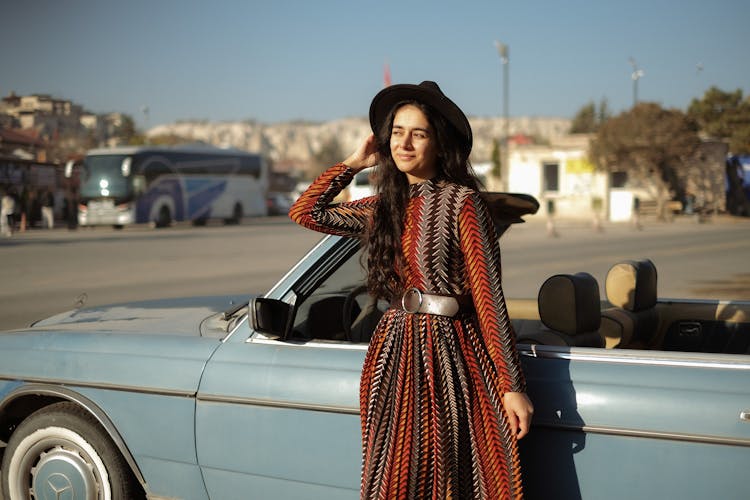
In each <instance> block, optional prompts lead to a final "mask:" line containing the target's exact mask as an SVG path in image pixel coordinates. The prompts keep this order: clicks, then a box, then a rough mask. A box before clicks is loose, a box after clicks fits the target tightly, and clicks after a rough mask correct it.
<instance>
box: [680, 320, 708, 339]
mask: <svg viewBox="0 0 750 500" xmlns="http://www.w3.org/2000/svg"><path fill="white" fill-rule="evenodd" d="M702 330H703V328H702V326H701V324H700V323H699V322H697V321H684V322H681V323H680V326H679V335H680V337H699V336H700V334H701V331H702Z"/></svg>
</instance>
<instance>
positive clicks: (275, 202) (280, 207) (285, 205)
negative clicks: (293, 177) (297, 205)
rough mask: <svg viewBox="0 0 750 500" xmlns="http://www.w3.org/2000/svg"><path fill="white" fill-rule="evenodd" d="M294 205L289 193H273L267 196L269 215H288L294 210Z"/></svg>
mask: <svg viewBox="0 0 750 500" xmlns="http://www.w3.org/2000/svg"><path fill="white" fill-rule="evenodd" d="M292 203H294V200H293V199H292V195H291V194H289V193H281V192H278V191H272V192H269V193H268V195H267V196H266V205H267V207H268V215H286V214H288V213H289V209H290V208H292Z"/></svg>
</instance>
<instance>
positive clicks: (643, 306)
mask: <svg viewBox="0 0 750 500" xmlns="http://www.w3.org/2000/svg"><path fill="white" fill-rule="evenodd" d="M575 271H576V270H571V274H567V275H556V276H552V277H550V278H549V279H548V280H547V281H546V282H545V283H543V284H542V285H541V288H540V292H539V296H538V297H536V298H534V299H526V300H513V299H509V302H508V304H509V310H510V313H511V317H512V318H513V321H514V325H515V328H516V331H517V334H518V336H519V349H520V351H521V357H522V362H523V365H524V370H525V372H526V376H527V379H528V386H529V393H530V396H531V398H532V400H533V401H534V404H535V405H536V414H535V416H534V428H533V430H532V432H531V434H530V435H529V436H528V437H527V438H525V439H523V440H522V442H521V448H522V460H523V467H524V484H525V489H526V493H527V498H537V499H597V500H598V499H633V498H639V499H650V498H653V499H671V498H682V499H701V500H703V499H708V498H710V499H713V498H717V499H718V498H721V499H743V500H746V499H748V498H750V480H749V479H748V477H747V474H748V471H750V355H749V354H750V351H749V348H750V303H748V302H727V301H709V300H706V301H697V300H673V299H668V300H667V299H660V298H658V297H657V288H656V269H655V268H654V266H653V264H652V263H651V262H650V261H648V260H634V261H627V262H620V263H613V266H612V270H611V271H610V272H609V275H608V276H607V280H606V283H602V284H601V285H602V286H604V287H605V295H606V297H607V300H606V301H600V298H599V297H600V293H599V284H598V283H597V282H596V281H595V280H594V279H593V278H592V277H591V276H590V275H588V274H585V273H575ZM248 303H249V307H248ZM384 307H387V304H383V303H379V302H376V301H372V300H370V298H369V296H368V295H367V293H366V291H364V289H363V287H362V270H361V267H360V259H359V248H358V243H357V242H356V241H354V240H348V239H343V238H338V237H326V238H324V239H323V240H321V242H320V243H319V244H318V245H317V246H316V247H315V248H314V249H312V250H311V251H310V252H309V253H308V254H307V255H306V256H305V257H304V258H303V259H302V260H301V261H300V262H299V264H297V265H296V266H295V267H294V268H293V269H292V270H291V271H289V273H288V274H287V275H286V276H284V277H283V278H282V279H281V280H280V281H279V282H278V284H277V285H276V286H274V288H273V289H272V290H270V291H269V292H268V293H266V294H265V295H264V296H263V297H257V298H249V297H227V298H197V299H190V300H178V301H158V302H142V303H132V304H123V305H113V306H111V307H99V308H90V309H81V310H74V311H70V312H66V313H63V314H60V315H58V316H54V317H51V318H49V319H46V320H43V321H41V322H39V323H37V324H35V325H34V326H33V327H31V328H28V329H26V330H19V331H14V332H6V333H3V334H0V441H2V443H0V445H3V444H6V443H7V445H6V446H5V447H4V452H3V455H4V456H3V460H2V486H3V492H4V494H5V498H6V500H8V499H10V500H16V499H27V498H36V499H40V498H57V499H62V498H85V499H96V498H98V499H110V498H113V499H134V498H144V497H145V498H149V499H177V498H181V499H207V498H212V499H220V500H226V499H256V498H258V499H282V500H287V499H289V500H291V499H305V500H307V499H329V500H335V499H349V500H353V499H356V498H358V487H359V475H360V463H361V458H360V423H359V416H358V387H359V377H360V368H361V366H362V362H363V359H364V355H365V350H366V348H367V341H368V338H369V335H370V334H371V332H372V329H373V327H374V325H375V323H376V322H377V320H378V318H379V316H380V315H381V314H382V311H383V308H384ZM0 450H1V448H0Z"/></svg>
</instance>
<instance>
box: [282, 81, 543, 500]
mask: <svg viewBox="0 0 750 500" xmlns="http://www.w3.org/2000/svg"><path fill="white" fill-rule="evenodd" d="M370 125H371V127H372V131H373V132H374V135H370V136H369V137H368V138H367V139H366V140H365V141H364V142H363V143H362V144H361V145H360V146H359V148H358V149H357V150H356V151H355V152H354V153H353V154H352V155H351V156H349V158H347V159H346V160H344V161H343V162H342V163H339V164H337V165H334V166H333V167H331V168H329V169H328V170H326V171H325V172H324V173H323V174H322V175H321V176H320V177H318V179H317V180H315V181H314V182H313V183H312V184H311V185H310V187H309V188H308V189H307V191H305V192H304V193H303V194H302V196H301V197H300V198H299V199H298V200H297V201H296V202H295V204H294V206H293V207H292V208H291V210H290V212H289V214H290V216H291V218H292V219H293V220H294V221H295V222H297V223H299V224H301V225H303V226H305V227H307V228H310V229H314V230H317V231H321V232H325V233H332V234H338V235H343V236H349V237H355V238H362V240H363V242H364V245H365V252H366V255H367V286H368V289H369V291H370V293H371V294H372V295H374V296H376V297H377V298H381V299H385V300H388V301H389V302H390V304H391V307H390V308H389V309H388V310H387V311H386V312H385V314H384V315H383V317H382V318H381V320H380V322H379V323H378V325H377V327H376V328H375V331H374V333H373V336H372V339H371V341H370V345H369V349H368V351H367V355H366V358H365V363H364V367H363V370H362V379H361V382H360V416H361V424H362V446H363V461H362V483H361V498H362V499H376V498H378V499H379V498H388V499H389V500H393V499H423V498H433V499H435V498H440V499H442V498H456V499H463V500H468V499H475V498H482V499H507V498H521V497H522V486H521V471H520V462H519V455H518V447H517V440H518V439H519V438H521V437H523V436H524V435H525V434H526V433H527V432H528V430H529V424H530V419H531V413H532V411H533V407H532V405H531V402H530V401H529V399H528V397H527V396H526V394H525V381H524V377H523V374H522V372H521V367H520V363H519V359H518V353H517V350H516V346H515V334H514V332H513V329H512V326H511V323H510V320H509V318H508V312H507V308H506V306H505V299H504V297H503V292H502V287H501V279H500V275H501V271H500V250H499V247H498V244H497V240H496V237H495V229H494V227H493V223H492V219H491V217H490V214H489V211H488V207H487V205H486V204H485V202H484V200H483V199H482V197H481V196H480V194H479V193H478V192H477V186H478V183H477V181H476V178H475V177H474V176H473V175H472V171H471V167H470V164H469V161H468V157H469V153H470V151H471V146H472V132H471V127H470V125H469V122H468V120H467V119H466V116H465V115H464V113H463V111H461V109H460V108H459V107H458V106H457V105H456V104H455V103H453V101H451V100H450V99H448V98H447V97H446V96H445V95H444V94H443V92H442V91H441V90H440V88H439V87H438V85H437V84H436V83H434V82H422V83H421V84H419V85H393V86H390V87H387V88H385V89H383V90H382V91H381V92H380V93H378V94H377V95H376V96H375V98H374V99H373V101H372V103H371V105H370ZM375 165H378V167H377V174H376V175H377V179H378V182H377V189H378V194H377V195H375V196H371V197H367V198H363V199H360V200H356V201H352V202H347V203H341V204H333V203H332V200H333V199H334V198H335V197H336V195H337V194H339V193H340V192H341V191H342V190H343V189H344V188H345V187H346V186H347V185H348V184H349V183H350V182H351V180H352V178H353V177H354V175H355V174H356V173H357V172H359V171H360V170H363V169H365V168H368V167H372V166H375Z"/></svg>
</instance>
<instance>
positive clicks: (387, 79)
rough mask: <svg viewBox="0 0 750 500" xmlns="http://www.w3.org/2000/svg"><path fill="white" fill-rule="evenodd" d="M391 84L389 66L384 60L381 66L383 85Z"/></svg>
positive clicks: (388, 85)
mask: <svg viewBox="0 0 750 500" xmlns="http://www.w3.org/2000/svg"><path fill="white" fill-rule="evenodd" d="M390 86H391V67H390V65H389V64H388V63H387V62H386V63H385V65H384V66H383V87H390Z"/></svg>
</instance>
